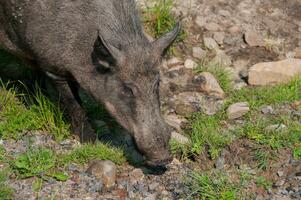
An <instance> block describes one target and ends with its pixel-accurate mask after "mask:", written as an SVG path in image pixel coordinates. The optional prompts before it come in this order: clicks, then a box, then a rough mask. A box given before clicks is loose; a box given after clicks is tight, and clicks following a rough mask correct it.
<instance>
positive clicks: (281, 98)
mask: <svg viewBox="0 0 301 200" xmlns="http://www.w3.org/2000/svg"><path fill="white" fill-rule="evenodd" d="M300 99H301V77H300V78H296V79H295V80H293V81H291V82H290V83H287V84H280V85H276V86H267V87H256V88H251V89H250V88H242V89H241V90H238V91H234V92H232V93H231V94H230V97H229V100H228V104H229V103H233V102H248V103H249V105H250V107H251V108H258V107H260V106H262V105H276V104H280V103H283V102H293V101H296V100H300Z"/></svg>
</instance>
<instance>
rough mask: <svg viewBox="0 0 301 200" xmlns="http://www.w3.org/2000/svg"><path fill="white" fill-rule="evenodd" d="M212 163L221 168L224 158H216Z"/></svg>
mask: <svg viewBox="0 0 301 200" xmlns="http://www.w3.org/2000/svg"><path fill="white" fill-rule="evenodd" d="M214 165H215V168H216V169H218V170H222V169H223V168H224V165H225V158H223V157H219V158H217V159H216V161H215V164H214Z"/></svg>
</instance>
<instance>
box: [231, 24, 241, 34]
mask: <svg viewBox="0 0 301 200" xmlns="http://www.w3.org/2000/svg"><path fill="white" fill-rule="evenodd" d="M229 32H230V33H231V34H233V35H234V34H238V33H239V32H241V29H240V28H239V27H238V26H231V27H230V28H229Z"/></svg>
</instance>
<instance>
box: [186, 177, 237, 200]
mask: <svg viewBox="0 0 301 200" xmlns="http://www.w3.org/2000/svg"><path fill="white" fill-rule="evenodd" d="M187 185H188V187H189V188H190V190H191V191H192V193H191V194H190V196H189V197H188V198H190V199H192V198H193V199H196V198H200V199H207V200H236V199H241V198H240V197H239V189H240V188H239V187H238V186H237V185H236V184H235V183H233V182H231V181H230V179H229V178H228V175H227V174H223V173H202V174H200V173H197V172H193V173H192V174H191V175H190V179H189V181H188V182H187Z"/></svg>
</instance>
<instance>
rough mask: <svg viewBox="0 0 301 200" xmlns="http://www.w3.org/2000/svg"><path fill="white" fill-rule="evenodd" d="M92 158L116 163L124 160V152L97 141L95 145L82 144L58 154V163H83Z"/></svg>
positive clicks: (62, 164)
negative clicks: (63, 153)
mask: <svg viewBox="0 0 301 200" xmlns="http://www.w3.org/2000/svg"><path fill="white" fill-rule="evenodd" d="M93 159H100V160H111V161H113V162H114V163H116V164H122V163H124V162H125V157H124V153H123V151H122V150H121V149H118V148H114V147H111V146H109V145H108V144H103V143H100V142H99V143H97V144H95V145H92V144H84V145H82V146H80V147H78V148H76V149H74V150H73V151H71V152H70V153H68V154H66V155H62V156H59V159H58V163H59V165H61V166H65V165H67V164H69V163H71V162H74V163H79V164H83V163H87V162H89V161H90V160H93Z"/></svg>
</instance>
